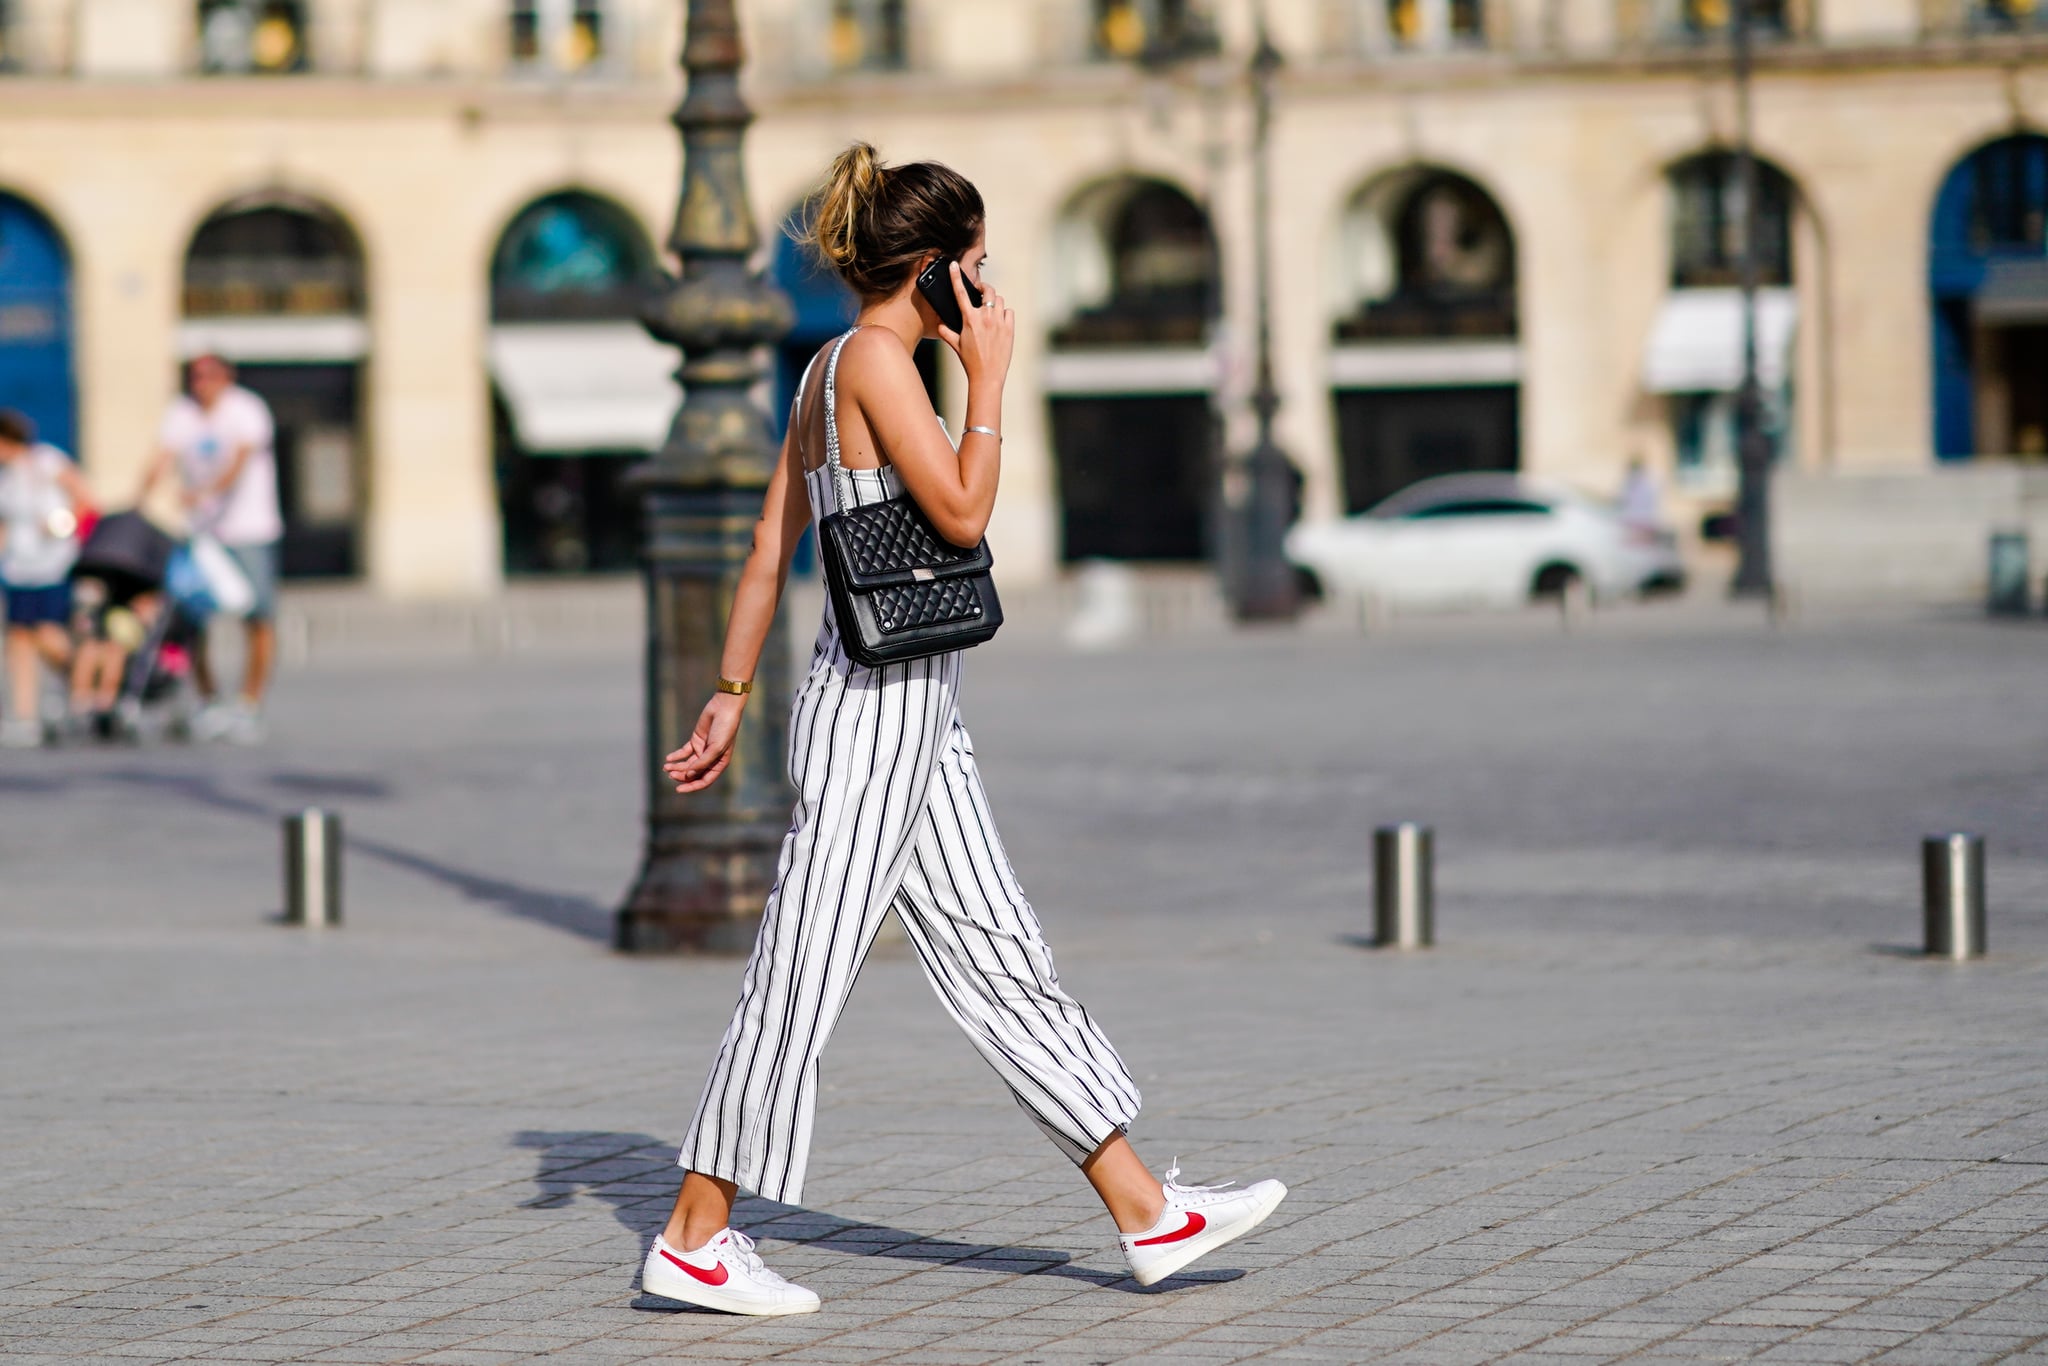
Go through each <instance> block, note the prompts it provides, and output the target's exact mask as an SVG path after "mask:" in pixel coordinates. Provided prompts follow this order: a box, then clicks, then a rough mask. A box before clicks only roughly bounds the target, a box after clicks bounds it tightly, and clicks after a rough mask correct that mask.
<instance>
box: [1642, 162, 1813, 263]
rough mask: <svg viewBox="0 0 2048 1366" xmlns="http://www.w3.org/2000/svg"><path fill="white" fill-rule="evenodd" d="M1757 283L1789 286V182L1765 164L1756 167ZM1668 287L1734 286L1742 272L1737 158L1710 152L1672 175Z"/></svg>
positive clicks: (1741, 227)
mask: <svg viewBox="0 0 2048 1366" xmlns="http://www.w3.org/2000/svg"><path fill="white" fill-rule="evenodd" d="M1756 192H1757V206H1756V209H1757V211H1756V231H1757V283H1758V284H1759V285H1765V286H1769V285H1788V284H1790V283H1791V282H1792V182H1791V181H1789V180H1787V179H1786V178H1785V174H1784V172H1782V171H1780V170H1778V169H1777V168H1776V167H1774V166H1771V165H1768V164H1767V163H1764V162H1758V163H1757V168H1756ZM1671 195H1672V218H1671V283H1672V284H1673V285H1674V286H1677V287H1678V288H1681V289H1684V288H1692V287H1704V286H1713V285H1733V284H1736V283H1738V282H1739V281H1740V278H1741V274H1742V229H1743V217H1744V215H1743V207H1742V192H1741V187H1740V186H1739V185H1737V184H1736V179H1735V157H1734V156H1733V155H1732V154H1731V153H1728V152H1710V153H1708V154H1706V155H1705V156H1698V157H1694V158H1693V159H1692V160H1690V161H1687V162H1685V163H1683V164H1682V165H1680V166H1679V167H1677V168H1676V169H1675V170H1673V171H1672V173H1671Z"/></svg>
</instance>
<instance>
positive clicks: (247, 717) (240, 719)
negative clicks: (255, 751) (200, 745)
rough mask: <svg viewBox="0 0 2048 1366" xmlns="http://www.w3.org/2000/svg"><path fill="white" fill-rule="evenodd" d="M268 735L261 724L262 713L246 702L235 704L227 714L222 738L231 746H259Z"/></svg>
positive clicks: (266, 729) (267, 731) (265, 727)
mask: <svg viewBox="0 0 2048 1366" xmlns="http://www.w3.org/2000/svg"><path fill="white" fill-rule="evenodd" d="M269 734H270V730H269V728H268V727H267V726H265V725H264V724H263V713H262V712H260V711H258V710H257V709H256V708H254V707H252V706H250V705H249V704H248V703H247V702H237V703H235V705H234V709H233V711H231V712H230V713H229V716H228V726H227V731H226V733H225V734H224V735H223V736H222V738H223V739H225V740H226V741H227V742H228V743H229V744H231V745H260V744H262V743H263V741H264V739H265V738H266V737H267V736H268V735H269Z"/></svg>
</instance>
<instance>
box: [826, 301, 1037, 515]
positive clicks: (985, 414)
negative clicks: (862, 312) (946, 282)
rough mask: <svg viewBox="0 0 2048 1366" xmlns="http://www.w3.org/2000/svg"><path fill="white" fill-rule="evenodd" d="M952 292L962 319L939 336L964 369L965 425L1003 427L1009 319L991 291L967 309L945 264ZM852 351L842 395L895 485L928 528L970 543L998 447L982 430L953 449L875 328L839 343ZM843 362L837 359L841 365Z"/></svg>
mask: <svg viewBox="0 0 2048 1366" xmlns="http://www.w3.org/2000/svg"><path fill="white" fill-rule="evenodd" d="M953 289H954V293H955V294H956V295H957V296H958V298H959V300H960V312H961V317H962V319H963V323H962V327H961V331H960V333H959V334H958V335H955V334H953V333H951V332H947V331H942V332H941V333H940V337H941V339H942V340H944V341H945V343H946V344H947V345H948V346H950V347H952V348H953V350H954V352H955V353H956V354H957V355H958V356H959V357H960V363H961V366H962V368H963V369H965V370H966V371H967V425H968V426H969V427H989V428H993V429H994V430H996V431H998V432H1000V431H1001V430H1002V429H1003V383H1004V381H1005V380H1006V379H1007V378H1008V376H1009V370H1010V348H1011V344H1012V342H1013V340H1014V337H1015V328H1016V319H1015V316H1014V315H1013V314H1012V313H1011V311H1010V309H1009V307H1008V305H1006V304H1005V303H1004V302H1003V300H1002V298H1001V297H1000V296H999V295H997V294H996V293H995V291H994V290H988V291H987V292H986V294H985V296H984V297H985V299H986V301H987V304H988V307H985V308H971V307H969V306H968V303H967V296H966V292H965V291H964V290H963V289H962V288H961V285H960V267H959V266H958V265H957V264H955V265H954V267H953ZM856 347H858V348H859V349H860V357H861V361H860V364H859V365H858V366H857V367H856V369H855V372H854V374H853V375H852V379H853V384H852V387H851V389H850V390H849V393H850V396H851V397H852V398H853V399H854V401H855V402H857V403H858V404H859V405H860V413H861V417H862V418H863V419H865V421H866V422H867V427H868V431H869V432H870V433H871V434H872V435H873V436H874V438H875V440H876V441H877V442H878V443H880V445H881V447H882V449H883V450H884V451H886V452H888V455H889V463H890V464H891V465H893V466H895V468H896V473H897V474H898V475H899V476H900V477H901V478H902V480H903V487H904V488H905V489H907V490H908V491H909V493H910V496H911V497H912V498H914V499H916V500H917V505H918V507H920V508H921V509H923V510H924V515H925V516H927V517H929V518H930V519H931V523H932V528H933V529H934V530H936V531H937V532H938V533H939V534H940V535H941V536H944V537H945V538H946V539H947V540H949V541H951V542H952V543H953V544H954V545H962V546H971V545H973V544H974V543H975V542H977V541H979V540H980V539H981V537H982V533H983V532H984V531H986V530H987V529H988V519H989V515H990V514H991V513H993V512H994V511H995V505H996V483H997V479H998V477H999V476H1000V475H1001V473H1002V454H1003V443H1002V441H1001V440H1000V439H998V438H996V437H992V436H989V435H987V434H986V433H982V432H966V433H963V434H962V436H961V438H960V447H959V449H958V450H957V451H956V450H955V449H954V448H953V445H952V443H951V442H949V441H947V440H946V435H945V432H944V430H943V429H942V428H941V427H940V426H939V424H938V423H936V422H934V421H932V411H931V403H930V400H929V399H927V398H926V396H925V392H924V380H923V379H922V378H921V377H919V375H918V373H917V366H916V365H915V364H914V363H912V361H911V359H910V354H909V353H908V352H906V351H905V350H904V349H903V346H902V343H900V342H898V341H897V340H896V338H895V337H894V336H893V335H891V334H890V333H889V332H887V331H886V330H884V329H882V328H879V327H878V328H873V329H870V330H868V331H864V332H860V333H857V334H855V336H854V338H853V340H852V341H850V342H848V343H847V344H846V349H847V350H848V351H849V352H851V351H853V350H854V349H855V348H856ZM844 363H845V358H844V357H841V364H842V365H844Z"/></svg>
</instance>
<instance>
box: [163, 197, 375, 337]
mask: <svg viewBox="0 0 2048 1366" xmlns="http://www.w3.org/2000/svg"><path fill="white" fill-rule="evenodd" d="M362 311H363V268H362V260H361V256H360V254H359V253H358V251H357V249H356V242H355V237H354V234H352V233H351V232H350V231H349V230H348V228H346V227H345V226H343V225H342V224H341V223H340V222H338V221H337V220H335V219H334V218H332V217H331V216H329V215H327V214H326V213H324V212H321V211H319V210H317V209H305V208H298V207H289V206H284V205H267V206H263V207H256V208H249V209H242V210H236V209H232V208H230V209H226V210H223V211H222V212H220V213H218V214H216V215H215V216H214V217H212V218H210V219H208V220H207V222H206V223H205V224H204V225H203V226H202V227H201V228H200V229H199V231H198V233H196V234H195V235H194V236H193V238H192V247H191V250H190V251H189V252H187V254H186V257H185V313H186V314H187V316H190V317H220V316H234V315H244V316H246V315H256V314H262V315H271V314H280V313H283V314H300V315H306V314H336V313H360V312H362Z"/></svg>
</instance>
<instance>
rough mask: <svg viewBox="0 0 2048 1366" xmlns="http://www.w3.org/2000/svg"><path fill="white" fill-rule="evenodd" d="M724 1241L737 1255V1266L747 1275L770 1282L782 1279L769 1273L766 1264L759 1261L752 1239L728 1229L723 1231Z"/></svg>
mask: <svg viewBox="0 0 2048 1366" xmlns="http://www.w3.org/2000/svg"><path fill="white" fill-rule="evenodd" d="M725 1241H726V1245H727V1246H728V1247H730V1248H732V1249H733V1250H734V1252H735V1253H736V1254H737V1260H738V1262H739V1264H740V1265H741V1266H742V1267H744V1268H745V1269H746V1270H747V1271H748V1273H749V1274H751V1275H755V1276H761V1277H765V1278H766V1279H768V1280H771V1281H780V1280H781V1279H782V1277H780V1276H778V1275H776V1274H775V1273H774V1272H773V1271H770V1270H769V1269H768V1264H767V1263H766V1262H764V1261H762V1260H761V1257H760V1254H759V1253H757V1252H755V1251H754V1240H753V1239H752V1238H749V1237H748V1236H747V1235H746V1234H744V1233H741V1232H740V1231H739V1230H738V1229H735V1228H729V1229H727V1230H726V1231H725Z"/></svg>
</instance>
